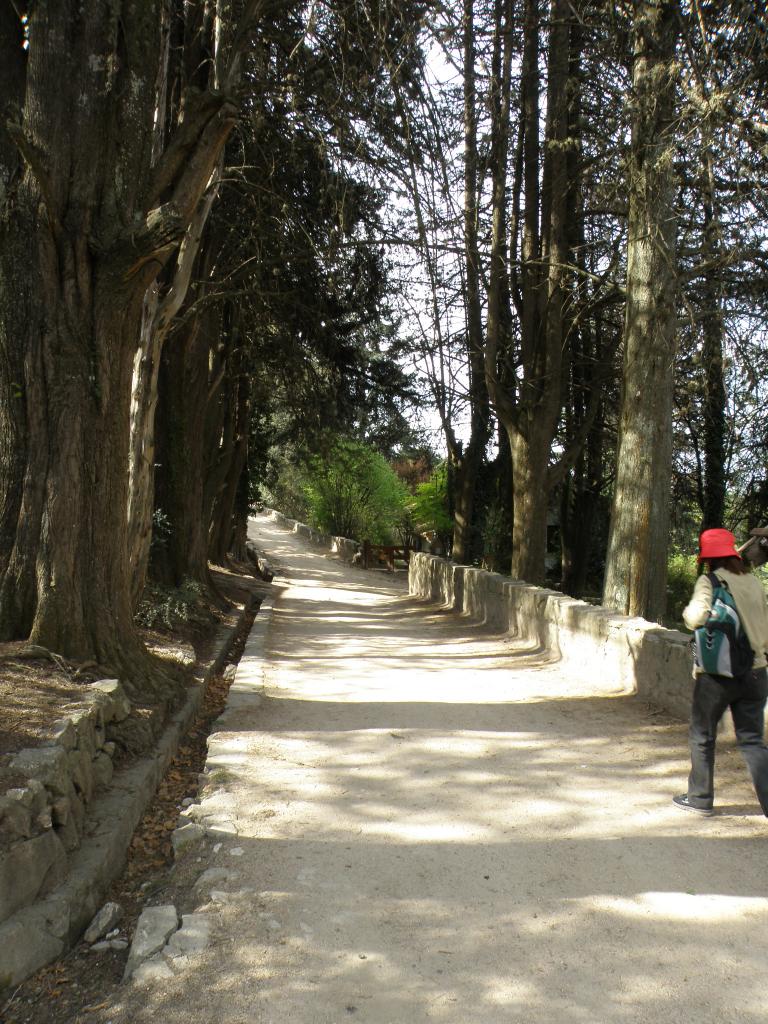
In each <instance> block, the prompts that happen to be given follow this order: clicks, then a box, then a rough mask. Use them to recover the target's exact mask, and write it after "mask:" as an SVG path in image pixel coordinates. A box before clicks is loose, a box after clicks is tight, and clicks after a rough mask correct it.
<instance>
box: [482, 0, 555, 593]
mask: <svg viewBox="0 0 768 1024" xmlns="http://www.w3.org/2000/svg"><path fill="white" fill-rule="evenodd" d="M570 18H571V13H570V6H569V4H568V3H567V0H552V4H551V19H550V21H551V24H550V37H549V74H548V84H547V127H546V133H545V141H546V155H545V161H544V172H543V177H542V184H541V193H540V186H539V130H540V129H539V100H538V93H539V88H538V83H539V74H538V51H539V12H538V4H537V2H536V0H527V2H526V7H525V23H524V45H523V65H522V75H523V84H522V91H523V96H522V132H523V136H524V137H523V144H522V153H523V189H524V196H525V209H524V214H523V235H522V245H521V274H520V281H521V288H520V290H521V296H520V304H521V323H520V364H521V370H522V373H521V374H520V375H519V380H518V381H517V397H516V400H515V399H514V398H513V396H512V395H511V394H510V393H509V392H508V391H507V390H506V389H505V388H504V387H503V386H502V384H501V383H500V381H499V380H498V376H497V374H498V354H499V351H500V350H501V348H502V347H503V320H504V310H503V296H504V291H505V286H506V279H507V278H506V273H505V268H504V253H505V251H506V246H505V239H504V230H505V228H504V226H505V224H506V174H507V159H508V150H509V142H508V140H509V95H508V89H509V84H508V83H509V69H510V55H509V53H508V52H507V51H506V47H508V46H509V42H508V36H509V34H510V33H509V32H508V31H506V32H505V33H504V37H505V44H504V46H505V51H504V57H503V59H502V61H501V65H500V67H501V77H500V103H499V105H498V108H497V113H496V116H495V119H494V120H495V134H496V142H495V147H496V148H495V152H494V167H493V175H494V189H493V209H494V214H493V216H494V227H493V243H492V246H493V252H492V256H491V270H490V284H489V296H488V327H487V335H486V362H485V369H486V378H487V380H488V387H489V391H490V393H491V396H492V400H493V403H494V405H495V407H496V411H497V414H498V416H499V418H500V420H501V422H502V423H503V424H504V427H505V429H506V431H507V434H508V436H509V443H510V450H511V453H512V482H513V489H514V495H513V509H514V525H513V534H512V567H511V571H512V575H513V576H514V577H515V578H517V579H525V580H527V581H528V582H530V583H541V582H542V581H543V579H544V572H545V554H546V540H547V513H548V504H549V494H550V491H551V487H552V484H553V478H552V476H551V475H550V474H549V473H548V464H549V458H550V451H551V447H552V441H553V439H554V436H555V430H556V427H557V422H558V417H559V413H560V400H561V389H562V381H561V370H562V349H563V341H564V326H563V324H564V319H563V306H564V302H565V288H564V278H565V264H566V262H567V253H568V249H567V235H566V217H565V212H566V202H567V194H568V174H567V167H568V164H567V156H566V151H567V147H566V141H567V137H568V117H567V110H568V107H567V83H568V68H569V28H570ZM510 19H511V12H508V13H507V15H506V20H499V21H498V22H497V32H499V33H502V32H504V29H505V25H506V26H508V25H509V24H510ZM540 217H541V220H540ZM540 225H541V226H540ZM542 267H543V268H544V270H542Z"/></svg>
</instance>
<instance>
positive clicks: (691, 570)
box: [666, 551, 698, 627]
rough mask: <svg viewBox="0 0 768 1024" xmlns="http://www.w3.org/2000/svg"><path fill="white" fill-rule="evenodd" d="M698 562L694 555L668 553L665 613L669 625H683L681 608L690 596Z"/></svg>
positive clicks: (678, 552) (677, 552)
mask: <svg viewBox="0 0 768 1024" xmlns="http://www.w3.org/2000/svg"><path fill="white" fill-rule="evenodd" d="M697 575H698V562H697V560H696V555H689V554H683V553H682V552H680V551H676V552H674V553H673V554H672V555H670V557H669V560H668V562H667V614H666V620H667V622H668V623H669V625H670V626H675V627H680V626H682V625H683V608H685V606H686V605H687V604H688V601H689V600H690V598H691V592H692V591H693V587H694V584H695V583H696V577H697Z"/></svg>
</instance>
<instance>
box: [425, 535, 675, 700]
mask: <svg viewBox="0 0 768 1024" xmlns="http://www.w3.org/2000/svg"><path fill="white" fill-rule="evenodd" d="M408 588H409V592H410V593H411V594H412V595H414V596H415V597H418V598H422V599H424V600H429V601H434V602H437V603H439V604H441V605H443V606H444V607H447V608H452V609H454V610H455V611H458V612H462V613H464V614H466V615H469V616H471V617H472V618H473V619H477V620H478V621H480V622H484V623H486V624H487V625H489V626H492V627H493V628H494V629H498V630H500V631H502V632H508V633H510V634H511V635H512V636H514V637H516V638H519V639H520V640H524V641H528V642H529V643H532V644H534V645H535V646H536V647H537V648H539V649H540V650H541V651H542V652H545V651H546V652H550V654H551V655H552V656H553V657H555V658H558V659H559V660H560V661H561V662H562V664H563V667H564V669H565V670H566V671H568V672H572V673H574V674H576V675H578V676H580V677H583V676H585V675H591V676H592V677H598V678H600V679H605V678H606V677H609V678H612V679H615V680H616V685H617V689H619V690H621V691H622V692H624V693H627V694H634V695H636V696H637V697H639V698H640V699H641V700H645V701H648V702H649V703H652V704H655V705H657V706H658V707H661V708H663V709H664V710H666V711H668V712H670V713H671V714H673V715H675V716H677V717H680V718H687V717H688V713H689V710H690V696H691V653H690V643H689V637H687V636H685V635H684V634H683V633H680V632H678V631H677V630H673V629H664V628H663V627H662V626H659V625H658V624H657V623H653V622H647V621H646V620H645V619H641V618H630V617H629V616H627V615H617V614H616V613H614V612H610V611H608V610H606V609H605V608H600V607H596V606H594V605H591V604H588V603H587V602H586V601H579V600H576V599H575V598H572V597H567V596H566V595H564V594H561V593H559V592H558V591H555V590H546V589H544V588H542V587H533V586H531V585H530V584H528V583H524V582H522V581H520V580H512V579H509V578H508V577H506V576H501V575H499V574H498V573H492V572H485V571H484V570H482V569H475V568H473V567H471V566H461V565H454V564H453V563H451V562H447V561H445V560H444V559H442V558H438V557H437V556H435V555H425V554H421V553H413V554H412V555H411V563H410V569H409V573H408Z"/></svg>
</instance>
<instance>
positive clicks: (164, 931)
mask: <svg viewBox="0 0 768 1024" xmlns="http://www.w3.org/2000/svg"><path fill="white" fill-rule="evenodd" d="M178 927H179V915H178V914H177V912H176V908H175V907H174V906H171V905H170V904H168V905H166V906H162V907H146V908H145V909H144V910H143V911H142V912H141V916H140V917H139V920H138V922H137V924H136V931H135V933H134V936H133V942H132V943H131V951H130V953H129V954H128V962H127V963H126V965H125V975H124V978H125V980H127V979H128V978H130V977H131V975H133V973H134V972H135V971H136V970H137V968H138V967H139V964H144V962H145V961H149V958H150V957H152V956H154V954H155V953H159V952H160V950H161V949H162V948H163V946H164V945H165V944H166V942H167V941H168V937H169V936H170V935H172V934H173V932H175V931H176V929H177V928H178ZM161 962H162V961H161ZM163 963H164V962H163ZM166 966H167V965H166ZM165 977H169V975H168V974H166V975H165Z"/></svg>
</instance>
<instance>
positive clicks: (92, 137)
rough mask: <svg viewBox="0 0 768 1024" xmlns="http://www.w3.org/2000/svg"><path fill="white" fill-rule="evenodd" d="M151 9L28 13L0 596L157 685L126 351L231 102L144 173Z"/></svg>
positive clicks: (67, 650)
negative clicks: (12, 486) (137, 571)
mask: <svg viewBox="0 0 768 1024" xmlns="http://www.w3.org/2000/svg"><path fill="white" fill-rule="evenodd" d="M160 8H161V3H160V2H159V0H148V2H146V3H143V4H134V3H127V2H124V3H120V2H116V3H113V4H104V3H102V2H100V0H86V2H85V3H82V2H78V3H75V2H74V0H61V2H59V3H56V4H35V5H33V6H32V7H31V8H30V17H29V24H28V31H29V56H28V58H27V59H28V67H27V75H26V85H25V94H24V106H23V116H22V119H21V120H20V122H19V123H17V124H12V125H11V128H10V131H11V134H12V137H13V139H14V141H15V144H16V146H17V148H18V149H19V152H20V153H21V155H22V156H23V158H24V161H25V164H26V169H25V172H24V177H23V181H22V184H21V186H20V188H21V191H17V192H13V191H12V192H11V193H10V194H9V196H8V197H7V199H6V209H5V213H6V221H7V225H8V227H7V230H9V231H10V232H12V233H15V237H17V238H18V237H22V236H23V235H24V232H25V231H26V232H27V235H26V237H29V231H30V230H31V238H30V242H29V245H28V247H27V249H26V251H25V252H24V253H23V254H22V255H23V260H22V261H20V265H18V266H17V267H16V268H15V270H14V273H13V274H12V275H11V276H10V277H9V278H6V277H4V279H3V281H2V282H1V283H0V291H2V292H3V293H4V294H6V295H7V294H8V291H9V289H10V288H13V287H14V286H19V287H20V288H21V292H20V295H19V297H18V298H17V299H16V300H15V304H14V305H13V306H12V307H10V308H9V307H0V316H1V317H2V318H3V326H2V332H1V333H2V336H3V337H4V338H5V339H10V338H11V337H12V332H15V331H17V330H18V321H17V317H18V313H19V311H20V310H23V308H24V305H25V304H26V306H27V311H28V312H29V313H30V314H31V315H29V316H28V318H27V320H26V321H25V323H26V324H27V325H28V326H27V328H26V332H25V334H24V335H22V334H21V333H19V334H17V335H16V337H15V340H11V341H10V342H8V343H7V344H9V345H10V347H11V349H12V351H11V352H10V357H9V358H8V359H7V361H5V360H4V361H3V363H2V365H0V375H2V378H3V384H2V388H3V389H4V390H5V392H6V393H7V388H8V387H9V386H11V385H12V384H13V383H14V381H13V380H12V379H10V375H11V374H15V373H16V371H17V368H18V367H23V370H24V374H23V378H22V380H21V385H22V388H21V390H22V392H23V399H24V401H23V403H22V404H20V405H17V406H16V407H14V413H13V415H14V422H16V423H18V426H17V430H18V431H19V432H20V434H24V433H25V434H26V438H27V441H26V453H27V454H26V463H25V474H24V483H23V491H22V494H21V498H20V501H19V500H18V497H14V499H13V500H14V502H16V503H17V504H18V507H19V509H20V510H21V511H20V513H19V514H18V516H17V530H16V535H15V540H14V544H15V551H16V553H17V562H16V563H14V561H13V556H12V557H11V559H10V560H9V561H8V563H7V565H6V566H5V571H4V573H3V579H2V582H1V583H0V588H2V589H0V594H2V595H3V598H4V600H5V599H7V595H8V587H9V584H10V585H11V586H13V587H18V588H19V592H20V593H21V594H22V595H26V594H28V593H33V594H34V602H33V604H34V607H27V606H26V604H25V606H24V607H21V608H18V607H16V608H14V607H13V606H12V605H9V604H7V603H4V605H3V623H4V626H3V634H4V635H5V636H24V635H26V633H27V632H29V635H30V638H31V639H32V640H33V641H34V642H36V643H39V644H41V645H42V646H44V647H47V648H48V649H50V650H53V651H57V652H59V653H61V654H63V655H65V656H66V657H69V658H72V659H75V660H91V659H93V660H96V661H98V662H99V663H101V664H106V665H109V666H112V667H113V668H114V669H116V670H121V669H125V672H126V675H125V683H126V685H127V686H128V687H129V689H133V690H134V691H135V692H138V691H142V690H143V691H144V692H149V691H151V690H152V689H153V688H154V689H165V687H166V684H167V680H163V681H162V682H158V683H153V682H152V678H151V677H152V671H151V666H150V663H149V661H148V658H147V657H146V656H145V655H144V652H143V648H142V646H141V644H140V641H139V638H138V635H137V633H136V630H135V627H134V624H133V617H132V601H131V590H130V578H131V571H130V563H129V553H128V544H127V531H126V525H127V518H126V509H127V502H128V487H127V479H128V477H127V472H126V453H127V452H128V445H129V423H130V396H131V376H132V369H133V357H134V352H135V350H136V346H137V343H138V338H139V332H140V325H141V319H142V308H143V301H144V295H145V293H146V290H147V288H148V286H149V285H150V284H151V283H152V282H153V281H154V280H155V278H156V276H157V273H158V271H159V268H160V267H161V266H162V265H163V264H164V262H165V261H167V259H168V258H169V257H170V255H171V254H172V253H173V252H174V251H175V250H176V249H177V248H178V246H179V244H180V242H181V239H182V237H183V235H184V232H185V230H186V228H187V226H188V225H189V223H190V222H191V220H192V217H193V214H194V211H195V209H196V208H197V205H198V202H199V200H200V196H201V194H202V192H203V189H204V188H205V185H206V183H207V182H208V180H209V178H210V175H211V171H212V168H213V166H214V164H215V161H216V159H217V156H218V152H219V151H220V146H221V145H222V144H223V137H226V134H227V133H228V131H229V130H230V129H231V126H232V108H231V107H230V106H228V105H227V103H226V100H225V99H224V97H223V96H216V97H212V98H211V102H210V103H209V104H208V105H207V106H206V105H203V107H204V109H203V110H202V112H201V110H200V109H198V110H197V111H189V117H188V119H186V120H185V122H184V125H183V129H182V130H181V131H182V134H183V142H184V146H183V147H182V148H183V153H184V159H183V160H177V161H176V162H175V163H173V171H174V173H171V170H172V168H171V166H170V164H169V160H168V159H166V157H167V156H168V151H166V154H165V156H164V158H163V159H161V160H160V161H159V162H158V164H157V166H156V167H154V168H153V167H152V164H151V153H152V124H153V117H154V114H155V109H156V92H155V89H156V72H157V68H158V64H159V61H160V52H159V51H160V40H161V34H160ZM178 148H179V147H178V146H177V147H176V149H178ZM169 149H171V150H173V149H174V144H173V140H172V142H171V145H170V147H169ZM174 152H175V151H174ZM164 160H165V162H164ZM171 162H172V161H171ZM158 175H161V177H162V181H163V185H162V188H158ZM152 197H154V199H153V198H152ZM3 272H4V274H5V273H7V263H5V264H4V271H3ZM14 274H15V276H14ZM43 386H44V391H43V390H42V389H43ZM0 458H2V459H3V464H2V466H1V467H0V472H1V473H2V478H3V480H4V481H5V479H6V478H8V479H15V480H17V479H18V468H17V467H16V466H14V465H12V464H9V463H8V460H7V458H6V456H5V454H4V453H2V454H0ZM30 552H31V553H32V558H30V557H29V553H30ZM22 557H26V558H27V561H26V562H25V564H24V565H23V566H21V567H19V563H18V559H20V558H22ZM32 559H34V561H32ZM2 568H3V567H2V566H1V565H0V569H2Z"/></svg>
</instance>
